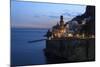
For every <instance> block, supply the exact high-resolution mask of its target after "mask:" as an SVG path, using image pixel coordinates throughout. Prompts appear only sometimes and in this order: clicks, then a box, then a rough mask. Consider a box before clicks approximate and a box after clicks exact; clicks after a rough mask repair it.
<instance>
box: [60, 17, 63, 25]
mask: <svg viewBox="0 0 100 67" xmlns="http://www.w3.org/2000/svg"><path fill="white" fill-rule="evenodd" d="M60 26H64V21H63V16H60Z"/></svg>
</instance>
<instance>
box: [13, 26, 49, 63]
mask: <svg viewBox="0 0 100 67" xmlns="http://www.w3.org/2000/svg"><path fill="white" fill-rule="evenodd" d="M46 32H47V29H21V28H12V29H11V65H34V64H45V63H46V59H45V56H44V52H43V49H44V48H45V41H41V42H35V43H28V41H31V40H38V39H43V38H44V37H43V36H44V35H45V34H46Z"/></svg>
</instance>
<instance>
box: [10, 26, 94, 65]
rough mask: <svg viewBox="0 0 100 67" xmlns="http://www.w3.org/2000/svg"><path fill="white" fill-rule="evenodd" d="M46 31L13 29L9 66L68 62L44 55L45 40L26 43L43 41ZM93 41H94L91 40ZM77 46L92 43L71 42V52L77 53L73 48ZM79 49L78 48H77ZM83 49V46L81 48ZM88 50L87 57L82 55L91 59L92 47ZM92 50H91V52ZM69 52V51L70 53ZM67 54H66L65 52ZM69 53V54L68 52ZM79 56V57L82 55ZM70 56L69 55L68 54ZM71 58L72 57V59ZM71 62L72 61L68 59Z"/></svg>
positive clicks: (66, 59)
mask: <svg viewBox="0 0 100 67" xmlns="http://www.w3.org/2000/svg"><path fill="white" fill-rule="evenodd" d="M46 32H47V29H20V28H19V29H13V28H12V31H11V65H14V66H15V65H37V64H51V63H64V62H68V61H69V59H70V58H60V57H57V56H54V55H53V54H50V55H49V54H46V53H45V52H44V51H43V50H44V48H46V45H45V40H44V41H40V42H35V43H28V41H31V40H38V39H43V38H44V37H43V36H44V35H45V33H46ZM93 41H94V40H93ZM76 44H77V45H80V44H81V45H87V44H90V45H92V44H94V42H89V43H86V42H80V41H77V40H76V41H73V42H72V44H71V45H73V47H70V46H69V48H71V50H72V53H75V52H73V49H75V50H78V52H76V53H79V52H81V51H79V49H80V48H77V49H76V48H75V47H76ZM79 47H80V46H79ZM83 47H84V46H83ZM88 47H89V48H88V49H87V48H85V49H86V50H88V51H89V53H90V54H89V56H88V55H87V54H88V52H85V53H87V54H84V52H83V53H82V52H81V53H82V54H84V55H85V56H86V58H87V57H89V58H91V56H92V58H93V55H94V46H88ZM91 49H93V50H91ZM71 50H70V51H71ZM67 53H68V52H67ZM69 53H71V52H69ZM82 54H81V55H82ZM69 55H70V54H69ZM72 58H73V57H72ZM70 60H72V59H70Z"/></svg>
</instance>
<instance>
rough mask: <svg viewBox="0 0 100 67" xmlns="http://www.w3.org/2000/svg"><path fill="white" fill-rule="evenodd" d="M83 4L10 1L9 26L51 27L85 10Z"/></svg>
mask: <svg viewBox="0 0 100 67" xmlns="http://www.w3.org/2000/svg"><path fill="white" fill-rule="evenodd" d="M85 8H86V6H85V5H71V4H53V3H39V2H20V1H14V0H12V1H11V27H17V28H51V27H52V26H53V25H55V24H57V22H59V16H60V15H63V16H64V21H65V22H67V21H69V20H71V19H72V18H73V17H75V16H76V15H81V14H83V13H84V12H85Z"/></svg>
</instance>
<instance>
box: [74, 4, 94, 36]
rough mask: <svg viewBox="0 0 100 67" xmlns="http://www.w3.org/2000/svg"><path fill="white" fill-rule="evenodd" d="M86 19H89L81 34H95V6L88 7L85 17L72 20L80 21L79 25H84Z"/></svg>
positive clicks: (81, 16)
mask: <svg viewBox="0 0 100 67" xmlns="http://www.w3.org/2000/svg"><path fill="white" fill-rule="evenodd" d="M85 18H89V20H86V24H85V25H84V26H83V27H82V28H81V30H80V32H84V33H86V34H87V35H88V34H95V6H87V7H86V11H85V13H84V14H83V15H80V16H76V17H75V18H73V19H72V21H73V20H75V21H78V23H79V24H81V23H82V20H84V19H85Z"/></svg>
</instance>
